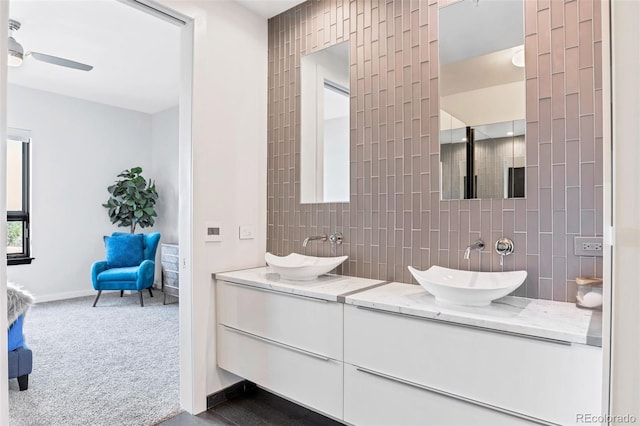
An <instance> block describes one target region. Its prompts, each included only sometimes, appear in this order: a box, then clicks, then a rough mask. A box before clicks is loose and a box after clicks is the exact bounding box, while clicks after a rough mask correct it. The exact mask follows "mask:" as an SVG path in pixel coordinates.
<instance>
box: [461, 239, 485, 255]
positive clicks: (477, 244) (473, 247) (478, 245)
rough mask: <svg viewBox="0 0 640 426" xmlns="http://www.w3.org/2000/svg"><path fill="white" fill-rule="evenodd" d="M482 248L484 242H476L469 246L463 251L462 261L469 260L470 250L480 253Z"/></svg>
mask: <svg viewBox="0 0 640 426" xmlns="http://www.w3.org/2000/svg"><path fill="white" fill-rule="evenodd" d="M483 248H484V241H482V240H476V241H475V242H474V243H473V244H471V245H469V246H468V247H467V248H466V249H465V250H464V260H469V256H470V255H471V250H476V251H482V249H483Z"/></svg>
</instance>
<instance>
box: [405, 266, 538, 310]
mask: <svg viewBox="0 0 640 426" xmlns="http://www.w3.org/2000/svg"><path fill="white" fill-rule="evenodd" d="M409 272H411V275H413V277H414V278H415V279H416V280H417V281H418V283H420V285H421V286H422V287H424V289H425V290H427V291H428V292H429V293H431V294H433V295H434V296H435V298H436V301H437V302H441V303H448V304H453V305H464V306H486V305H489V304H490V303H491V302H492V301H493V300H496V299H499V298H501V297H503V296H506V295H507V294H509V293H511V292H512V291H513V290H515V289H516V288H518V287H520V285H522V283H523V282H524V280H525V279H526V278H527V271H510V272H473V271H461V270H458V269H449V268H443V267H441V266H432V267H431V268H429V269H427V270H426V271H419V270H417V269H415V268H412V267H411V266H409Z"/></svg>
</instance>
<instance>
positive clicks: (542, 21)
mask: <svg viewBox="0 0 640 426" xmlns="http://www.w3.org/2000/svg"><path fill="white" fill-rule="evenodd" d="M537 35H538V53H540V54H542V53H549V52H550V51H551V19H550V13H549V9H544V10H541V11H539V12H538V31H537Z"/></svg>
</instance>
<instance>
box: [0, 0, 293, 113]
mask: <svg viewBox="0 0 640 426" xmlns="http://www.w3.org/2000/svg"><path fill="white" fill-rule="evenodd" d="M238 2H239V3H240V4H242V5H243V6H245V7H246V8H248V9H250V10H253V11H254V12H255V13H257V14H259V15H261V16H263V17H265V18H270V17H272V16H275V15H277V14H279V13H281V12H283V11H285V10H287V9H289V8H290V7H293V6H295V5H296V4H299V3H301V1H299V0H238ZM9 7H10V17H11V19H15V20H17V21H19V22H20V23H21V24H22V27H21V28H20V30H18V31H17V32H16V33H15V34H14V37H15V39H16V40H17V41H18V42H19V43H20V44H22V46H23V47H24V49H25V52H26V51H34V52H40V53H46V54H49V55H54V56H60V57H63V58H66V59H71V60H74V61H77V62H82V63H86V64H89V65H93V66H94V69H93V70H92V71H89V72H86V71H79V70H74V69H70V68H64V67H60V66H55V65H51V64H48V63H44V62H39V61H36V60H34V59H33V58H31V57H27V58H26V59H25V61H24V63H23V64H22V66H20V67H18V68H10V69H9V76H8V81H9V83H11V84H17V85H20V86H26V87H30V88H34V89H39V90H45V91H48V92H53V93H58V94H62V95H66V96H71V97H75V98H80V99H86V100H89V101H93V102H98V103H103V104H107V105H113V106H117V107H120V108H126V109H132V110H135V111H141V112H145V113H149V114H153V113H156V112H159V111H162V110H165V109H167V108H170V107H172V106H175V105H177V104H178V93H179V61H178V58H179V48H180V46H179V43H180V27H178V26H176V25H174V24H171V23H169V22H167V21H164V20H161V19H158V18H157V17H154V16H151V15H149V14H147V13H145V12H143V11H141V10H138V9H136V8H133V7H131V6H129V5H127V4H124V3H122V2H120V1H116V0H75V1H68V0H10V4H9Z"/></svg>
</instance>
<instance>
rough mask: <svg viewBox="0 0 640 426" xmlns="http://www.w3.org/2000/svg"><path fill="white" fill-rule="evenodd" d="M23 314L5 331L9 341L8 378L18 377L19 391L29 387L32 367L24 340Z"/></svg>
mask: <svg viewBox="0 0 640 426" xmlns="http://www.w3.org/2000/svg"><path fill="white" fill-rule="evenodd" d="M23 322H24V314H22V315H20V316H19V317H18V319H17V320H15V321H14V322H13V324H11V326H9V331H8V333H7V338H8V343H9V379H18V387H19V389H20V390H21V391H23V390H27V389H28V388H29V374H31V370H32V368H33V353H32V352H31V349H29V348H28V347H27V345H26V344H25V342H24V335H23V334H22V324H23Z"/></svg>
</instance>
